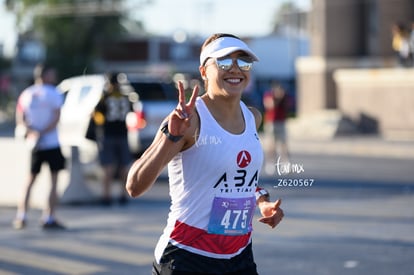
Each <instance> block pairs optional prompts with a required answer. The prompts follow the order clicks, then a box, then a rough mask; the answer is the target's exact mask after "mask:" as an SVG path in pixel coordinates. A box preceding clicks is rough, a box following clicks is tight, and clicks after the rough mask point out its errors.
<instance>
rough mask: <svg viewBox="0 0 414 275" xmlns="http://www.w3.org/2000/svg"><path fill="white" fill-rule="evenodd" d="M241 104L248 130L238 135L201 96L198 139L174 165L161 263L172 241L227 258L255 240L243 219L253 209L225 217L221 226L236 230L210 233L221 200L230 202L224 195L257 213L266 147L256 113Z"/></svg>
mask: <svg viewBox="0 0 414 275" xmlns="http://www.w3.org/2000/svg"><path fill="white" fill-rule="evenodd" d="M240 107H241V110H242V112H243V117H244V121H245V129H244V131H243V133H241V134H232V133H230V132H228V131H226V130H224V129H223V128H222V127H221V126H220V125H219V124H218V123H217V121H216V120H215V119H214V118H213V116H212V115H211V113H210V112H209V110H208V108H207V106H206V105H205V103H204V101H203V100H202V99H201V98H200V97H199V98H197V100H196V109H197V112H198V115H199V117H200V133H199V136H198V139H197V140H196V142H195V144H194V145H193V146H192V147H191V148H189V149H187V150H185V151H183V152H181V153H179V154H177V155H176V156H175V157H174V158H173V159H172V160H171V162H170V163H169V164H168V175H169V184H170V196H171V208H170V213H169V216H168V223H167V226H166V228H165V229H164V232H163V234H162V236H161V237H160V240H159V242H158V244H157V247H156V249H155V257H156V259H157V261H158V262H159V260H160V258H161V256H162V253H163V251H164V249H165V247H166V246H167V244H168V242H171V243H172V244H173V245H175V246H178V247H180V248H182V249H185V250H188V251H190V252H193V253H197V254H200V255H204V256H208V257H213V258H223V259H228V258H231V257H233V256H235V255H238V254H240V253H241V252H242V251H243V249H244V248H245V247H246V246H247V245H248V244H249V243H250V241H251V238H250V236H251V220H247V222H248V223H249V224H247V226H246V224H245V223H244V221H243V219H244V218H246V213H247V212H246V213H245V212H244V211H241V210H236V211H235V213H236V214H237V215H236V216H233V217H232V218H231V219H230V216H229V217H228V219H226V218H224V219H221V218H220V220H219V222H218V226H219V227H220V221H221V224H223V223H225V224H226V227H230V229H231V228H234V229H235V230H233V231H232V230H227V231H226V232H221V233H218V234H217V233H211V232H210V225H211V224H212V223H213V222H212V221H211V219H210V216H214V215H215V214H213V213H212V210H213V208H214V207H213V201H215V198H216V200H217V199H218V202H217V204H225V202H223V201H222V200H223V199H221V198H224V200H226V201H229V199H230V201H233V199H234V200H235V201H242V202H243V204H244V205H245V204H248V205H249V207H248V209H249V210H246V211H249V213H250V214H249V215H253V214H252V212H251V211H253V213H254V208H255V205H256V204H255V199H254V193H255V191H256V187H257V183H258V179H259V174H260V168H261V166H262V162H263V150H262V147H261V143H260V140H259V137H258V134H257V131H256V123H255V118H254V115H253V114H252V113H251V111H250V110H249V109H248V108H247V107H246V105H244V103H243V102H241V103H240ZM250 207H251V208H250ZM216 208H217V207H216ZM247 216H248V215H247ZM248 218H249V217H247V219H248ZM250 218H251V217H250ZM223 221H224V222H223ZM236 223H237V224H236ZM239 223H240V224H239ZM232 226H234V227H232ZM238 229H240V230H239V231H238ZM242 229H243V230H244V231H241V230H242ZM233 233H234V234H233Z"/></svg>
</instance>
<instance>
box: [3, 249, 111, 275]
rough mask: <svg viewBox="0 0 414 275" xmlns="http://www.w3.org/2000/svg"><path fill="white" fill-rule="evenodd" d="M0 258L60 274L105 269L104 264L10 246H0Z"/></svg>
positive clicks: (93, 272)
mask: <svg viewBox="0 0 414 275" xmlns="http://www.w3.org/2000/svg"><path fill="white" fill-rule="evenodd" d="M0 259H1V260H3V261H6V262H9V263H13V264H17V265H24V266H28V267H33V268H37V269H41V270H48V271H52V272H57V273H60V274H82V275H87V274H95V273H97V272H103V271H105V270H106V269H105V267H104V266H98V265H93V264H90V263H86V262H81V261H74V260H68V259H63V258H59V257H55V256H49V255H45V254H41V253H39V252H27V251H24V250H18V249H13V248H10V247H7V248H3V247H0ZM0 274H1V273H0ZM5 274H7V273H5Z"/></svg>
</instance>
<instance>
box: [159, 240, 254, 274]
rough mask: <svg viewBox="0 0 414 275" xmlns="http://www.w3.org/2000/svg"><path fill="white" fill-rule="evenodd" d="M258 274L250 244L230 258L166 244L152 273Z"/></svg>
mask: <svg viewBox="0 0 414 275" xmlns="http://www.w3.org/2000/svg"><path fill="white" fill-rule="evenodd" d="M208 274H210V275H212V274H215V275H238V274H243V275H258V273H257V269H256V264H255V262H254V259H253V251H252V244H249V245H248V246H247V247H246V248H245V249H244V250H243V252H242V253H240V254H239V255H237V256H235V257H233V258H230V259H216V258H210V257H205V256H201V255H198V254H194V253H191V252H189V251H187V250H184V249H180V248H178V247H176V246H173V245H172V244H168V245H167V247H166V248H165V250H164V254H163V256H162V257H161V261H160V264H158V263H156V261H154V263H153V268H152V275H208Z"/></svg>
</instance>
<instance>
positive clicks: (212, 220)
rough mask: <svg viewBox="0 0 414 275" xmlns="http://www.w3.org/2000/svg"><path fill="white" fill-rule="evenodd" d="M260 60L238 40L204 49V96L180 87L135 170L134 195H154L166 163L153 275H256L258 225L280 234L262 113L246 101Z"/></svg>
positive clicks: (225, 39)
mask: <svg viewBox="0 0 414 275" xmlns="http://www.w3.org/2000/svg"><path fill="white" fill-rule="evenodd" d="M254 61H258V58H257V56H256V55H255V54H254V53H253V52H252V50H251V49H249V47H248V46H247V45H246V44H245V43H244V42H243V41H242V40H240V39H239V38H238V37H236V36H234V35H230V34H214V35H212V36H210V37H209V38H208V39H207V40H206V41H205V42H204V44H203V46H202V48H201V54H200V67H199V71H200V74H201V77H202V78H203V80H204V87H205V91H206V93H205V94H203V95H202V96H198V90H199V89H198V87H197V86H196V87H194V89H193V93H192V96H191V98H190V100H189V102H186V97H185V94H184V88H183V85H182V83H180V82H179V83H178V86H179V100H178V105H177V108H176V109H175V110H173V111H172V112H171V113H170V115H169V116H168V117H167V118H165V120H164V122H163V124H162V125H161V127H160V130H159V132H158V134H157V135H156V137H155V138H154V141H153V143H152V145H151V146H150V147H149V148H148V149H147V151H146V152H145V153H144V154H143V155H142V157H141V158H139V159H137V160H136V161H135V162H134V164H133V165H132V167H131V169H130V170H129V174H128V179H127V183H126V188H127V190H128V192H129V194H130V195H131V196H132V197H137V196H140V195H141V194H143V193H144V192H145V191H146V190H148V189H149V188H150V187H151V186H152V184H153V183H154V182H155V180H156V179H157V177H158V176H159V175H160V173H161V171H162V170H163V168H164V167H165V166H166V165H168V175H169V186H170V196H171V207H170V213H169V216H168V222H167V226H166V227H165V229H164V232H163V234H162V236H161V237H160V239H159V241H158V244H157V246H156V249H155V261H154V264H153V271H152V272H153V273H152V274H245V275H250V274H257V270H256V264H255V262H254V259H253V252H252V236H251V233H252V219H253V216H254V213H255V208H256V206H257V207H259V210H260V213H261V214H262V217H261V218H260V219H259V221H260V222H262V223H264V224H267V225H269V226H270V227H272V228H274V227H275V226H276V225H277V224H278V223H279V222H280V221H281V219H282V218H283V211H282V209H280V208H279V206H280V204H281V200H276V201H274V202H271V201H270V200H269V193H268V192H267V191H266V190H265V189H262V188H260V187H259V186H258V181H259V175H260V168H261V166H262V161H263V150H262V147H261V143H260V140H259V138H258V134H257V128H258V127H259V125H260V123H261V119H262V118H261V114H260V112H259V111H258V110H257V109H255V108H249V107H247V106H246V105H245V104H244V103H243V102H242V101H241V96H242V92H243V90H244V89H245V88H246V86H247V85H248V83H249V81H250V70H251V68H252V65H253V62H254Z"/></svg>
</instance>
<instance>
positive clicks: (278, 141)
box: [263, 83, 290, 175]
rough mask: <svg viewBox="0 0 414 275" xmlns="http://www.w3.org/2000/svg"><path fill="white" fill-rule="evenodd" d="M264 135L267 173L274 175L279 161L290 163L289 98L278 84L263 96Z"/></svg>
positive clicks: (274, 84) (273, 85)
mask: <svg viewBox="0 0 414 275" xmlns="http://www.w3.org/2000/svg"><path fill="white" fill-rule="evenodd" d="M263 106H264V111H265V114H264V121H263V123H264V125H263V126H264V134H265V142H266V146H265V156H266V157H265V172H266V173H268V174H269V175H270V174H273V173H274V171H275V165H276V162H277V161H278V159H279V158H280V160H281V161H286V162H288V161H289V150H288V145H287V140H286V139H287V133H286V132H287V131H286V119H287V117H288V114H289V106H290V103H289V98H288V96H287V94H286V91H285V89H284V88H283V87H282V86H281V85H279V84H278V83H273V84H272V86H271V88H270V89H269V90H268V91H266V92H265V93H264V95H263Z"/></svg>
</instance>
